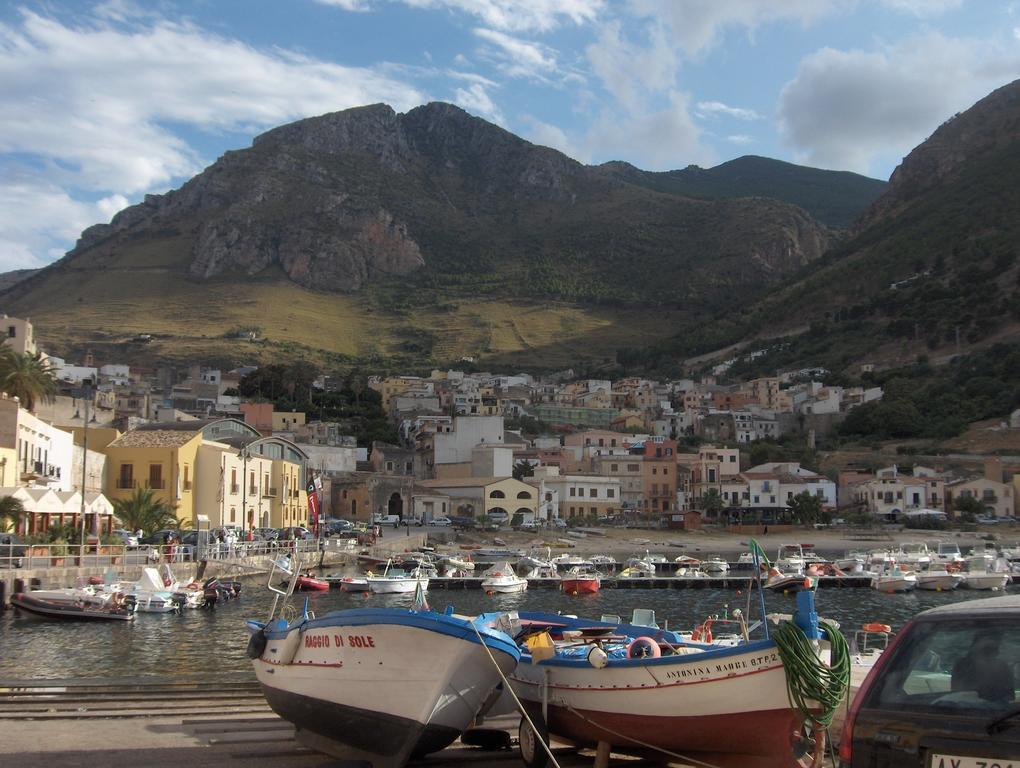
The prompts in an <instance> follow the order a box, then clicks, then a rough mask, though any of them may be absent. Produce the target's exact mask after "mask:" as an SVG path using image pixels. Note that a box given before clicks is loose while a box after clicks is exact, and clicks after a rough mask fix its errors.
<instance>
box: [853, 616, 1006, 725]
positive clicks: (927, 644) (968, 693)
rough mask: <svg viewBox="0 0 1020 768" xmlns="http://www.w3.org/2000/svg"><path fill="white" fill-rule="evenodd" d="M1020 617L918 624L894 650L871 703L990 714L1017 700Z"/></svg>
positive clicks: (869, 703) (883, 705) (925, 709)
mask: <svg viewBox="0 0 1020 768" xmlns="http://www.w3.org/2000/svg"><path fill="white" fill-rule="evenodd" d="M1018 629H1020V619H1018V620H1009V619H1004V618H999V619H987V620H974V619H969V620H966V621H963V620H960V621H931V622H919V623H918V624H916V625H914V627H913V628H912V630H911V631H910V634H909V635H908V636H907V637H904V638H903V640H902V641H901V642H900V644H899V645H898V646H897V647H896V648H895V650H894V651H892V653H893V654H895V655H894V656H893V658H891V659H890V660H889V661H888V662H887V664H886V665H885V666H884V667H883V669H882V674H881V677H880V678H879V679H878V680H877V681H876V685H874V686H873V687H872V690H871V693H870V695H869V697H868V701H867V703H866V704H865V706H867V707H875V708H881V709H903V708H909V709H911V710H915V709H919V710H924V711H931V712H940V711H942V712H945V711H949V710H952V711H960V710H966V711H971V712H975V713H976V712H980V713H982V714H984V715H990V714H993V713H995V712H999V711H1002V712H1005V711H1007V710H1010V709H1013V708H1015V707H1016V705H1017V701H1018V696H1017V693H1018V691H1017V685H1018V680H1020V633H1018V632H1017V630H1018Z"/></svg>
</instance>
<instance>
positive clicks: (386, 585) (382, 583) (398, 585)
mask: <svg viewBox="0 0 1020 768" xmlns="http://www.w3.org/2000/svg"><path fill="white" fill-rule="evenodd" d="M390 571H391V568H390V564H389V563H386V570H385V571H383V575H382V576H376V575H374V574H372V573H371V572H369V573H368V574H367V575H366V576H365V582H366V583H367V584H368V589H369V591H371V592H372V593H373V594H384V595H386V594H395V593H407V592H414V591H415V590H416V589H417V588H418V585H419V584H420V585H421V588H422V590H423V591H426V592H427V591H428V588H429V579H428V577H427V576H424V575H422V573H421V570H420V569H415V570H414V571H412V572H411V573H405V572H401V573H391V572H390Z"/></svg>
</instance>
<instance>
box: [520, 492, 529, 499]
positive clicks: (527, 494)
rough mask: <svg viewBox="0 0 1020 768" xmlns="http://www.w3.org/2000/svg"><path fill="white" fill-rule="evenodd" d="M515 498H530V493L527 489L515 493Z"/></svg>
mask: <svg viewBox="0 0 1020 768" xmlns="http://www.w3.org/2000/svg"><path fill="white" fill-rule="evenodd" d="M517 498H518V499H530V498H531V493H529V492H528V491H521V492H520V493H518V494H517Z"/></svg>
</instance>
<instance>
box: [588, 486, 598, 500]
mask: <svg viewBox="0 0 1020 768" xmlns="http://www.w3.org/2000/svg"><path fill="white" fill-rule="evenodd" d="M598 495H599V491H598V488H591V489H589V490H588V496H589V497H590V498H592V499H594V498H597V497H598Z"/></svg>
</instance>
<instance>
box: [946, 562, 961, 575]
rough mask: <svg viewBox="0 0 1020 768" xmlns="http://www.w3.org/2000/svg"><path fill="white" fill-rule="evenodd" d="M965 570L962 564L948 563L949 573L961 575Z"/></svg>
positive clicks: (947, 569) (947, 570)
mask: <svg viewBox="0 0 1020 768" xmlns="http://www.w3.org/2000/svg"><path fill="white" fill-rule="evenodd" d="M962 570H963V565H961V564H960V563H946V572H947V573H959V572H960V571H962Z"/></svg>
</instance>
